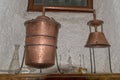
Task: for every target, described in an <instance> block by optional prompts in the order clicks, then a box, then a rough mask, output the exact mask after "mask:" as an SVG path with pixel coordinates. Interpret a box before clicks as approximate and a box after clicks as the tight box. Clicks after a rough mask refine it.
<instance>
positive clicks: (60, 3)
mask: <svg viewBox="0 0 120 80" xmlns="http://www.w3.org/2000/svg"><path fill="white" fill-rule="evenodd" d="M44 6H47V7H48V6H49V7H62V9H61V10H55V11H74V10H70V8H75V9H77V8H78V9H80V8H82V9H93V0H28V9H27V11H42V9H43V7H44ZM64 8H65V10H64ZM67 9H68V10H67ZM48 11H54V10H48Z"/></svg>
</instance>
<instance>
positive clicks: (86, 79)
mask: <svg viewBox="0 0 120 80" xmlns="http://www.w3.org/2000/svg"><path fill="white" fill-rule="evenodd" d="M0 80H120V74H0Z"/></svg>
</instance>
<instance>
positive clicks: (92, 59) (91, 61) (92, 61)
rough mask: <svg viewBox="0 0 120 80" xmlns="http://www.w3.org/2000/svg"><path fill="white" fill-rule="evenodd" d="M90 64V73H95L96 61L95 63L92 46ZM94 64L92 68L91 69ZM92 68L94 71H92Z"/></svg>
mask: <svg viewBox="0 0 120 80" xmlns="http://www.w3.org/2000/svg"><path fill="white" fill-rule="evenodd" d="M89 50H90V64H91V73H96V63H95V52H94V48H90V49H89ZM93 63H94V64H93ZM93 65H94V69H93ZM93 70H94V72H93Z"/></svg>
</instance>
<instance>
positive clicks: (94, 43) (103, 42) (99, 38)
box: [85, 32, 110, 48]
mask: <svg viewBox="0 0 120 80" xmlns="http://www.w3.org/2000/svg"><path fill="white" fill-rule="evenodd" d="M109 46H110V44H109V43H108V41H107V39H106V38H105V35H104V33H103V32H92V33H90V34H89V37H88V40H87V43H86V45H85V47H98V48H99V47H109Z"/></svg>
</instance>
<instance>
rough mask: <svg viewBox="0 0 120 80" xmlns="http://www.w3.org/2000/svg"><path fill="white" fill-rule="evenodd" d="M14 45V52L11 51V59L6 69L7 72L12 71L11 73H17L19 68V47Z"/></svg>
mask: <svg viewBox="0 0 120 80" xmlns="http://www.w3.org/2000/svg"><path fill="white" fill-rule="evenodd" d="M14 47H15V49H14V53H13V56H12V60H11V62H10V65H9V70H8V73H12V74H14V73H17V71H18V70H19V68H20V62H19V48H20V45H19V44H15V45H14Z"/></svg>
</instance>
